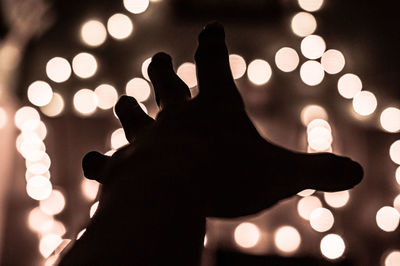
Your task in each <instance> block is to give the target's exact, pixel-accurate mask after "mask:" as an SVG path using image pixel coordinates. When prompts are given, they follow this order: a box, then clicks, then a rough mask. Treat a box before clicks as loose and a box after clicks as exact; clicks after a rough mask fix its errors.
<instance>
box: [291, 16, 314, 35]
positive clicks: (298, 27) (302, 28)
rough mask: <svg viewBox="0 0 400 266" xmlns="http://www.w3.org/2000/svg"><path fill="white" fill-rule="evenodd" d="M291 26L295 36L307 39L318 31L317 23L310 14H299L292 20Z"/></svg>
mask: <svg viewBox="0 0 400 266" xmlns="http://www.w3.org/2000/svg"><path fill="white" fill-rule="evenodd" d="M291 26H292V30H293V33H294V34H296V35H297V36H300V37H305V36H307V35H310V34H312V33H313V32H314V31H315V30H316V29H317V21H316V19H315V17H314V16H313V15H311V14H310V13H307V12H299V13H297V14H296V15H294V17H293V18H292V22H291Z"/></svg>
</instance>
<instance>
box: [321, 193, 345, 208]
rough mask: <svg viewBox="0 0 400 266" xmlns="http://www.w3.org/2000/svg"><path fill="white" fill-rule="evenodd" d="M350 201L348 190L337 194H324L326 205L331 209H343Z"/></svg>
mask: <svg viewBox="0 0 400 266" xmlns="http://www.w3.org/2000/svg"><path fill="white" fill-rule="evenodd" d="M349 199H350V193H349V191H348V190H343V191H338V192H324V200H325V202H326V204H328V205H329V206H331V207H333V208H341V207H344V206H345V205H346V204H347V202H348V201H349Z"/></svg>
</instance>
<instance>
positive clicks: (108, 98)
mask: <svg viewBox="0 0 400 266" xmlns="http://www.w3.org/2000/svg"><path fill="white" fill-rule="evenodd" d="M94 93H95V94H96V96H97V100H98V101H97V106H98V107H99V108H100V109H103V110H107V109H110V108H112V107H113V106H114V105H115V104H116V103H117V101H118V92H117V90H116V89H115V88H114V87H113V86H111V85H109V84H101V85H99V86H98V87H97V88H96V89H95V90H94Z"/></svg>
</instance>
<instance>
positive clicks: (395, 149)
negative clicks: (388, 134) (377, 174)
mask: <svg viewBox="0 0 400 266" xmlns="http://www.w3.org/2000/svg"><path fill="white" fill-rule="evenodd" d="M389 156H390V159H392V161H393V162H394V163H397V164H400V139H399V140H396V141H395V142H393V143H392V145H390V149H389Z"/></svg>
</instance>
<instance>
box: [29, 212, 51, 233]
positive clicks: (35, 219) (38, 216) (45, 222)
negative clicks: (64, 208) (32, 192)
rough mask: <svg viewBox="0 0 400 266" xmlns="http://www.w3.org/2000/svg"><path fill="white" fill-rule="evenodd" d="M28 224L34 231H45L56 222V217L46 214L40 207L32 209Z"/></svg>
mask: <svg viewBox="0 0 400 266" xmlns="http://www.w3.org/2000/svg"><path fill="white" fill-rule="evenodd" d="M27 222H28V226H29V228H30V229H31V230H32V231H35V232H38V233H40V232H45V231H47V230H49V228H51V227H52V226H53V224H54V218H53V216H51V215H47V214H45V213H44V212H43V211H42V210H41V209H40V208H39V207H36V208H34V209H32V210H31V211H30V212H29V214H28V221H27Z"/></svg>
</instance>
